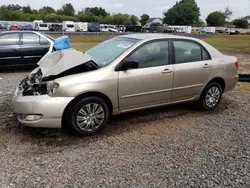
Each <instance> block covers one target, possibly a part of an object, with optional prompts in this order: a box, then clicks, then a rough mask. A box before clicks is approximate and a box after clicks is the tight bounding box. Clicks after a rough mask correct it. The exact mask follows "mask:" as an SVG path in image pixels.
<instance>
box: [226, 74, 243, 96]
mask: <svg viewBox="0 0 250 188" xmlns="http://www.w3.org/2000/svg"><path fill="white" fill-rule="evenodd" d="M238 80H239V76H238V75H236V76H234V77H230V78H227V79H226V80H225V90H224V92H227V91H230V90H232V89H234V87H235V86H236V84H237V82H238Z"/></svg>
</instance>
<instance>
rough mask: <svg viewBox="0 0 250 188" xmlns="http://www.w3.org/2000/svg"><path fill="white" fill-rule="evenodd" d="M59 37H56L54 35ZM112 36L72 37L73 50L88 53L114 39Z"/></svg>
mask: <svg viewBox="0 0 250 188" xmlns="http://www.w3.org/2000/svg"><path fill="white" fill-rule="evenodd" d="M52 36H53V37H57V36H56V35H52ZM112 37H113V36H112V35H89V36H88V35H84V36H70V37H69V38H70V43H71V45H72V47H73V48H75V49H77V50H79V51H86V50H87V49H89V48H91V47H93V46H95V45H97V44H99V43H100V42H103V41H105V40H107V39H110V38H112Z"/></svg>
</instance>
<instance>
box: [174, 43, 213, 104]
mask: <svg viewBox="0 0 250 188" xmlns="http://www.w3.org/2000/svg"><path fill="white" fill-rule="evenodd" d="M173 48H174V49H173V50H174V59H175V62H174V65H173V66H174V83H173V94H172V101H173V102H177V101H182V100H192V99H193V98H195V97H197V96H198V95H200V93H201V92H202V89H203V88H204V85H205V84H206V83H207V80H208V78H209V76H210V74H211V72H212V66H213V63H212V60H211V57H210V55H209V53H208V52H207V50H206V49H205V48H204V47H203V46H201V45H200V44H198V43H196V42H194V41H191V40H174V41H173Z"/></svg>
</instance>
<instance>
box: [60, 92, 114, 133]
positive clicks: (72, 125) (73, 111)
mask: <svg viewBox="0 0 250 188" xmlns="http://www.w3.org/2000/svg"><path fill="white" fill-rule="evenodd" d="M94 112H95V113H94ZM109 119H110V109H109V108H108V105H107V104H106V102H105V101H104V100H103V99H101V98H99V97H86V98H82V99H80V100H77V101H75V102H74V103H73V104H72V105H71V106H70V107H69V108H68V110H67V111H66V113H65V117H64V122H63V128H64V129H66V130H67V131H69V132H70V133H72V134H74V135H76V136H87V135H91V134H93V133H97V132H99V131H101V130H102V129H103V128H104V127H105V125H106V124H107V122H108V121H109ZM93 123H94V124H93Z"/></svg>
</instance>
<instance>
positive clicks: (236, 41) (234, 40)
mask: <svg viewBox="0 0 250 188" xmlns="http://www.w3.org/2000/svg"><path fill="white" fill-rule="evenodd" d="M203 40H204V41H206V42H207V43H209V44H211V45H212V46H214V47H215V48H217V49H218V50H220V51H223V52H235V53H250V35H236V36H233V35H216V36H212V37H208V38H205V39H203Z"/></svg>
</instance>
